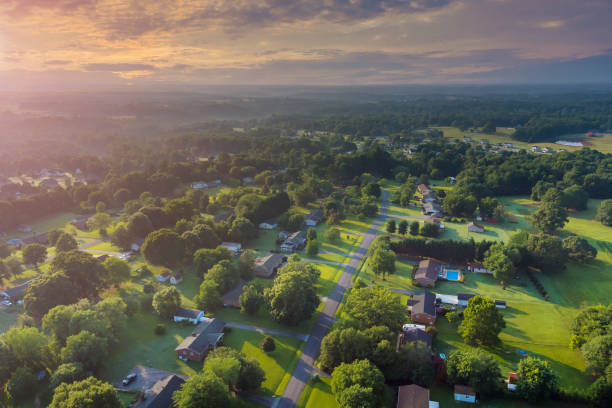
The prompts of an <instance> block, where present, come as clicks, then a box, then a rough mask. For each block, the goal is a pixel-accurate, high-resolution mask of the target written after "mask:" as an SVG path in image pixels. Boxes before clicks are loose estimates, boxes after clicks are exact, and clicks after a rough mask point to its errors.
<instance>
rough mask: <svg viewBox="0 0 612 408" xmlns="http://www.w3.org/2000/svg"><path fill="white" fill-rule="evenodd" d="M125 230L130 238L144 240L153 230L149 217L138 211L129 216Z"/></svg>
mask: <svg viewBox="0 0 612 408" xmlns="http://www.w3.org/2000/svg"><path fill="white" fill-rule="evenodd" d="M126 228H127V232H128V234H129V235H130V236H131V237H132V238H144V237H146V236H147V235H148V234H150V233H151V232H153V229H154V228H153V223H152V222H151V220H150V219H149V217H147V216H146V215H145V214H144V213H142V212H140V211H138V212H135V213H134V214H132V215H130V218H128V222H127V225H126Z"/></svg>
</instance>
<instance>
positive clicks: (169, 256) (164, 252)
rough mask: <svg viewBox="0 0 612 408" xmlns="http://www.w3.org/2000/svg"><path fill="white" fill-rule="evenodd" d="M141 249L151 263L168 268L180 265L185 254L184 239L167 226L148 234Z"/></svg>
mask: <svg viewBox="0 0 612 408" xmlns="http://www.w3.org/2000/svg"><path fill="white" fill-rule="evenodd" d="M141 250H142V254H143V255H144V257H145V259H146V260H147V261H148V262H149V263H151V264H153V265H162V266H165V267H168V268H172V267H176V266H178V265H180V264H181V262H182V261H183V258H184V256H185V245H184V243H183V240H182V239H181V237H179V236H178V234H177V233H176V232H174V231H172V230H170V229H167V228H162V229H160V230H157V231H153V232H152V233H150V234H149V235H147V238H146V239H145V241H144V244H143V245H142V248H141Z"/></svg>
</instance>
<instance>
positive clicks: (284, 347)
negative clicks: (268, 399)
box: [223, 329, 304, 395]
mask: <svg viewBox="0 0 612 408" xmlns="http://www.w3.org/2000/svg"><path fill="white" fill-rule="evenodd" d="M264 337H265V336H264V335H263V334H261V333H257V332H253V331H247V330H240V329H232V331H231V333H228V334H227V335H225V337H224V339H223V343H224V344H225V345H226V346H228V347H231V348H233V349H235V350H238V351H241V352H242V353H244V354H245V355H246V356H247V357H250V358H253V359H255V360H257V361H258V362H259V364H260V365H261V368H263V370H264V371H265V373H266V380H265V381H264V383H263V384H262V393H263V394H266V395H282V394H283V391H284V389H285V387H286V386H287V383H288V382H289V379H290V378H291V373H293V370H294V368H295V366H296V364H297V362H298V360H299V358H300V353H301V349H302V347H303V346H304V342H303V341H301V340H298V339H293V338H290V337H282V336H271V337H272V338H274V342H275V344H276V349H275V350H274V351H272V352H270V353H266V352H264V351H263V350H262V349H261V341H262V340H263V338H264Z"/></svg>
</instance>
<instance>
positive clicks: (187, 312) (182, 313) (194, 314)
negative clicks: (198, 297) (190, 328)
mask: <svg viewBox="0 0 612 408" xmlns="http://www.w3.org/2000/svg"><path fill="white" fill-rule="evenodd" d="M203 317H204V312H203V311H201V310H198V309H186V308H184V307H179V308H178V309H176V312H174V321H175V322H185V321H187V322H190V323H193V324H198V323H200V320H202V318H203Z"/></svg>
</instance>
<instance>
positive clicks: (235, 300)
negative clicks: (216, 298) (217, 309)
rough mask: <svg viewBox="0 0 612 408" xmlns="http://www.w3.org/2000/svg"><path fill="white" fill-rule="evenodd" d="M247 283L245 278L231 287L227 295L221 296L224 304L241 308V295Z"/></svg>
mask: <svg viewBox="0 0 612 408" xmlns="http://www.w3.org/2000/svg"><path fill="white" fill-rule="evenodd" d="M246 285H247V283H246V282H245V281H243V280H241V281H240V282H238V284H237V285H236V286H234V287H233V288H232V289H230V291H229V292H227V293H226V294H225V295H223V296H221V301H222V302H223V306H225V307H233V308H236V309H240V295H242V291H243V290H244V287H245V286H246Z"/></svg>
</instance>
